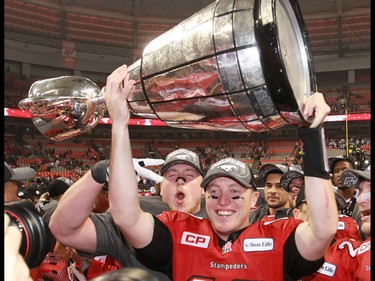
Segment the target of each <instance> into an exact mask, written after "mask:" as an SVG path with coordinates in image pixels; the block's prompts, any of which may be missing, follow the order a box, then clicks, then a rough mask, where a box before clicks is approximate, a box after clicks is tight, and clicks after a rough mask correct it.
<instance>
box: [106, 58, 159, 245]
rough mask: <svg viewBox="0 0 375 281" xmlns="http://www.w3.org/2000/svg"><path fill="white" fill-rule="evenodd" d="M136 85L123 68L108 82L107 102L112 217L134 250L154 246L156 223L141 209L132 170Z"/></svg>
mask: <svg viewBox="0 0 375 281" xmlns="http://www.w3.org/2000/svg"><path fill="white" fill-rule="evenodd" d="M133 86H134V81H132V80H129V74H128V68H127V66H126V65H123V66H121V67H119V68H117V69H116V70H114V71H113V72H112V73H111V75H109V76H108V78H107V84H106V92H105V94H104V99H105V102H106V106H107V109H108V113H109V115H110V117H111V120H112V140H111V155H110V173H109V202H110V211H111V213H112V217H113V219H114V221H115V223H116V224H117V226H118V227H119V228H120V230H121V232H122V233H123V234H124V235H125V236H126V237H127V239H128V240H129V242H130V244H131V245H132V246H133V247H135V248H143V247H144V246H146V245H148V244H149V243H150V242H151V239H152V235H153V225H154V219H153V217H152V216H151V214H149V213H144V212H143V211H142V210H141V208H140V205H139V197H138V196H139V195H138V184H137V180H136V174H135V170H134V166H133V157H132V152H131V145H130V138H129V130H128V123H129V119H130V112H129V108H128V104H127V100H126V99H127V98H128V96H129V95H130V94H131V91H132V88H133Z"/></svg>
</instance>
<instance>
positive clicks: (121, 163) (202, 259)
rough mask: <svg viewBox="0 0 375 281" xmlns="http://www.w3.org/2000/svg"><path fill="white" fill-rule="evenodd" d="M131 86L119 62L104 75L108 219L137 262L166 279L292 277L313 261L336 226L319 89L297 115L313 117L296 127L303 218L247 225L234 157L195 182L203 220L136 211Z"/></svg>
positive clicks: (247, 182) (250, 201) (247, 196)
mask: <svg viewBox="0 0 375 281" xmlns="http://www.w3.org/2000/svg"><path fill="white" fill-rule="evenodd" d="M133 86H134V81H132V80H129V74H128V72H127V66H126V65H123V66H121V67H119V68H117V69H116V70H115V71H114V72H112V74H111V75H109V76H108V79H107V87H106V92H105V93H104V99H105V101H106V106H107V108H108V112H109V115H110V117H111V120H112V142H111V156H110V167H111V172H110V174H109V181H108V182H109V199H110V210H111V213H112V217H113V219H114V222H115V223H116V224H117V225H118V227H119V229H120V230H121V233H122V234H123V235H124V236H125V237H127V239H128V241H129V243H130V244H131V245H132V246H133V247H134V248H135V251H136V254H137V257H138V259H139V260H140V261H141V262H142V263H143V264H145V265H146V266H148V267H150V268H152V269H154V270H158V271H161V272H164V273H165V274H167V275H168V276H170V277H171V278H173V279H174V280H197V279H200V280H216V281H222V280H234V279H237V280H295V279H298V278H301V277H302V276H304V275H308V274H311V273H312V272H314V271H315V270H317V269H318V268H319V267H320V266H321V264H322V263H323V256H324V252H325V251H326V249H327V248H328V246H329V243H330V241H331V240H332V238H333V236H334V234H335V232H336V226H337V207H336V204H335V198H334V192H333V188H332V183H331V181H330V175H329V173H328V167H327V166H328V165H326V161H327V159H325V150H324V148H325V143H324V139H323V138H322V134H323V133H324V132H323V129H322V126H321V123H322V122H323V120H324V118H325V117H326V115H327V114H328V113H329V111H330V108H329V106H328V105H327V104H326V103H325V101H324V98H323V95H322V94H321V93H314V94H312V95H311V96H309V97H307V98H306V101H305V104H304V109H303V112H302V113H301V114H303V116H304V117H305V118H306V120H307V119H308V118H310V117H314V118H313V122H312V123H311V124H309V125H310V127H309V128H306V127H301V128H299V129H298V130H297V133H298V136H299V137H300V138H301V140H302V141H303V142H304V155H303V157H304V175H305V184H306V193H307V194H306V197H307V199H308V203H309V205H310V206H311V212H310V217H311V220H310V222H309V223H305V222H302V221H301V220H295V219H293V218H285V219H280V220H274V221H272V222H264V223H263V222H257V223H254V224H252V225H249V218H248V215H249V212H250V209H251V208H252V207H254V206H255V204H256V201H257V199H258V196H259V193H258V191H257V190H256V186H255V185H254V184H253V175H252V173H251V169H250V168H249V166H248V165H247V164H246V163H243V162H241V161H239V160H236V159H234V158H225V159H222V160H220V161H218V162H216V163H215V164H213V165H212V166H211V168H210V170H209V171H208V172H207V175H206V177H205V178H204V180H203V182H202V184H201V186H202V187H203V188H204V189H205V191H206V195H205V196H206V211H207V216H208V218H201V217H196V216H193V215H191V214H188V213H185V212H180V211H176V210H174V211H169V212H163V213H162V214H160V215H158V216H153V215H152V214H150V213H147V212H144V211H142V209H141V208H140V206H139V196H138V190H137V180H136V177H135V172H134V169H130V167H131V166H132V153H131V143H130V136H129V130H128V129H129V128H128V122H129V119H130V111H129V107H128V104H127V98H128V97H129V95H130V93H131V91H132V88H133ZM124 180H125V181H126V183H127V185H126V186H125V187H124V185H123V184H122V183H123V181H124ZM124 189H126V196H123V194H124ZM270 261H271V262H272V270H270V266H269V265H270Z"/></svg>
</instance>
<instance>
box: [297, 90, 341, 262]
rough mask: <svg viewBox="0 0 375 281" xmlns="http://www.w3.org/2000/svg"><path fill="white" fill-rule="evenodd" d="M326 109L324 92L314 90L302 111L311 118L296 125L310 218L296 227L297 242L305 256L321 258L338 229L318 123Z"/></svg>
mask: <svg viewBox="0 0 375 281" xmlns="http://www.w3.org/2000/svg"><path fill="white" fill-rule="evenodd" d="M329 112H330V108H329V106H328V105H327V104H326V102H325V101H324V98H323V95H322V94H321V93H314V94H313V95H312V96H310V97H309V98H308V99H307V100H306V103H305V108H304V111H303V114H304V116H305V117H309V116H310V117H311V116H313V115H314V121H313V122H312V123H311V125H310V127H309V128H299V129H298V136H299V137H300V138H301V140H302V141H303V165H304V174H305V194H306V201H307V203H308V204H307V206H308V208H309V215H310V218H309V221H308V222H304V223H302V224H300V225H299V226H298V227H297V230H296V244H297V248H298V250H299V252H300V253H301V254H302V256H303V257H304V258H305V259H307V260H317V259H319V258H321V257H322V256H323V255H324V253H325V251H326V249H327V248H328V246H329V244H330V243H331V240H332V238H333V236H334V234H335V233H336V230H337V223H338V214H337V206H336V201H335V196H334V190H333V186H332V183H331V180H330V175H329V173H328V167H327V166H328V163H327V156H326V149H325V140H324V131H323V128H322V126H321V124H322V122H323V121H324V118H325V117H326V116H327V115H328V113H329Z"/></svg>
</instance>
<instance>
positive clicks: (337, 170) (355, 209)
mask: <svg viewBox="0 0 375 281" xmlns="http://www.w3.org/2000/svg"><path fill="white" fill-rule="evenodd" d="M328 163H329V167H330V173H331V175H332V183H333V186H334V187H335V188H336V192H337V193H338V194H340V195H341V196H342V197H344V198H345V200H346V207H345V208H344V209H342V210H339V213H340V214H343V215H347V216H349V217H352V218H353V219H354V220H355V221H356V222H357V224H358V226H359V228H361V225H362V221H361V214H360V212H359V206H358V205H357V203H356V202H357V199H356V190H355V188H354V187H350V186H347V185H345V184H344V183H343V182H341V174H342V173H343V171H345V170H346V169H354V163H353V161H352V160H351V159H349V158H344V157H332V158H329V159H328ZM361 237H362V239H365V238H366V235H365V234H363V233H362V231H361Z"/></svg>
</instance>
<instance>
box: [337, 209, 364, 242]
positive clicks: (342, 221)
mask: <svg viewBox="0 0 375 281" xmlns="http://www.w3.org/2000/svg"><path fill="white" fill-rule="evenodd" d="M345 237H347V238H352V239H354V240H358V241H360V240H362V239H361V234H360V233H359V227H358V224H357V222H356V221H355V219H353V218H352V217H349V216H347V215H342V214H339V223H338V226H337V232H336V235H335V239H336V240H338V239H341V238H345Z"/></svg>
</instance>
